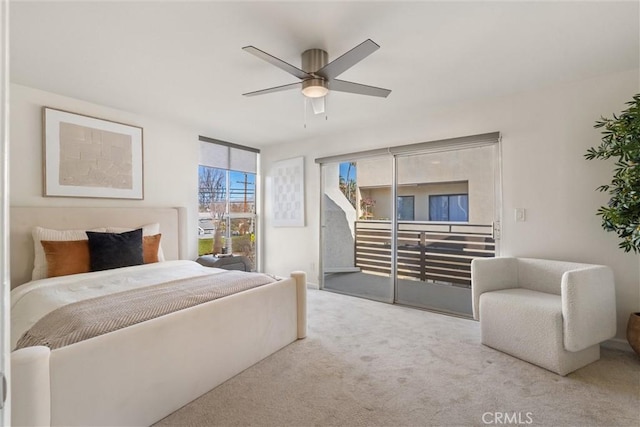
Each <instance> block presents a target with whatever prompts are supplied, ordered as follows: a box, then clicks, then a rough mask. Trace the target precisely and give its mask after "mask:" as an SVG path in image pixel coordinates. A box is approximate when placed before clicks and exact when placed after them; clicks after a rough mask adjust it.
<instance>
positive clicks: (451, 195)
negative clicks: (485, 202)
mask: <svg viewBox="0 0 640 427" xmlns="http://www.w3.org/2000/svg"><path fill="white" fill-rule="evenodd" d="M460 196H466V197H467V218H466V219H465V220H460V221H458V220H452V219H451V197H460ZM432 197H446V198H447V219H446V220H440V219H432V216H431V215H432V210H431V199H432ZM427 203H428V209H429V221H432V222H469V193H453V194H429V199H428V202H427Z"/></svg>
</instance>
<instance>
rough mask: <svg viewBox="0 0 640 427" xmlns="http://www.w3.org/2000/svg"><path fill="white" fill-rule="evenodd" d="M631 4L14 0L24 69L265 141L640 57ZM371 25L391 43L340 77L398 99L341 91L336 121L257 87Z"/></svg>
mask: <svg viewBox="0 0 640 427" xmlns="http://www.w3.org/2000/svg"><path fill="white" fill-rule="evenodd" d="M639 14H640V10H639V4H638V2H637V1H629V2H610V1H600V2H581V1H571V2H542V1H538V2H479V1H475V2H431V1H428V2H306V1H305V2H268V1H261V2H233V3H232V2H203V1H200V2H189V3H187V2H166V1H158V2H149V1H146V2H138V3H131V2H127V3H122V2H68V3H60V2H55V1H46V2H22V1H18V2H13V3H12V4H11V15H10V43H11V57H10V65H11V74H10V79H11V81H12V82H15V83H18V84H23V85H26V86H31V87H35V88H39V89H43V90H46V91H51V92H55V93H60V94H63V95H67V96H70V97H74V98H78V99H82V100H86V101H90V102H94V103H97V104H101V105H106V106H110V107H114V108H118V109H122V110H126V111H130V112H134V113H138V114H143V115H148V116H152V117H156V118H159V119H162V120H167V121H169V122H172V123H176V124H179V125H184V126H188V127H189V128H191V129H193V130H194V131H195V132H197V133H198V134H201V135H206V136H209V137H212V138H218V139H222V140H227V141H231V142H235V143H239V144H245V145H251V146H257V147H260V146H264V145H268V144H274V143H279V142H289V141H297V140H303V139H306V138H310V137H312V136H313V137H314V138H315V137H327V138H331V137H332V136H334V135H339V134H340V133H341V132H345V131H349V130H353V129H357V128H362V127H365V126H366V127H368V128H370V129H373V130H375V128H376V127H377V126H384V127H385V128H387V127H389V126H394V123H398V124H397V125H398V126H399V125H400V124H399V123H402V126H406V116H407V115H415V116H416V117H419V116H420V114H421V113H423V112H427V111H430V110H434V109H439V108H448V107H452V106H455V105H457V104H461V103H466V102H473V101H476V100H479V99H486V98H492V97H503V96H507V95H509V94H512V93H517V92H523V91H530V90H535V89H537V88H540V87H546V86H550V85H554V84H558V83H562V82H568V81H572V80H579V79H585V78H589V77H593V76H597V75H601V74H607V73H612V72H617V71H623V70H629V69H634V68H638V67H639V55H640V53H639V52H640V42H639V39H640V37H639V31H640V25H639V21H640V15H639ZM367 38H371V39H373V40H374V41H375V42H376V43H378V44H379V45H380V46H381V48H380V49H379V50H378V51H376V52H375V53H373V54H372V55H371V56H369V57H368V58H366V59H364V60H363V61H362V62H360V63H358V64H357V65H356V66H354V67H353V68H352V69H350V70H348V71H347V72H345V73H344V74H342V75H341V76H340V79H343V80H350V81H355V82H358V83H363V84H367V85H372V86H379V87H384V88H389V89H392V90H393V92H392V93H391V95H390V96H389V97H388V98H387V99H384V98H376V97H367V96H361V95H352V94H344V93H337V92H334V93H331V94H330V95H329V99H328V101H327V102H328V105H327V110H328V120H326V121H325V118H324V116H313V114H311V113H310V112H309V113H308V115H307V119H306V122H307V128H306V129H305V128H304V127H303V124H304V123H305V114H304V102H303V99H304V98H303V96H302V94H301V93H300V92H298V91H286V92H279V93H273V94H268V95H263V96H258V97H251V98H247V97H243V96H241V94H242V93H244V92H249V91H254V90H259V89H264V88H268V87H272V86H277V85H283V84H287V83H293V82H295V81H297V79H296V78H295V77H293V76H290V75H288V74H287V73H285V72H283V71H282V70H280V69H278V68H276V67H274V66H272V65H270V64H268V63H266V62H264V61H262V60H260V59H258V58H256V57H254V56H252V55H249V54H248V53H245V52H243V51H242V50H241V48H242V47H243V46H246V45H254V46H256V47H258V48H260V49H262V50H264V51H267V52H269V53H271V54H272V55H274V56H276V57H279V58H281V59H283V60H284V61H287V62H289V63H291V64H293V65H296V66H300V54H301V52H303V51H304V50H306V49H310V48H321V49H325V50H326V51H328V52H329V60H332V59H335V58H336V57H337V56H339V55H341V54H342V53H344V52H346V51H348V50H349V49H351V48H353V47H354V46H356V45H357V44H359V43H361V42H362V41H364V40H365V39H367Z"/></svg>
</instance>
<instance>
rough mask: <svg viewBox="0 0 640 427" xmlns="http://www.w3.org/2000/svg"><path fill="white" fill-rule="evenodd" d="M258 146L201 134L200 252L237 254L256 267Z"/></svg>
mask: <svg viewBox="0 0 640 427" xmlns="http://www.w3.org/2000/svg"><path fill="white" fill-rule="evenodd" d="M257 158H258V150H255V149H253V148H248V147H242V146H239V145H236V144H230V143H226V142H222V141H216V140H212V139H210V138H205V137H200V165H199V166H198V182H199V183H198V205H199V206H198V215H199V221H198V254H199V255H206V254H234V255H242V256H245V257H247V258H248V259H249V261H250V262H251V264H252V266H253V268H252V269H253V270H255V268H256V172H257Z"/></svg>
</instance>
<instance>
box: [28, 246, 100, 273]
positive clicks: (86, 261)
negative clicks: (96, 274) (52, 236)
mask: <svg viewBox="0 0 640 427" xmlns="http://www.w3.org/2000/svg"><path fill="white" fill-rule="evenodd" d="M40 243H41V244H42V248H43V249H44V254H45V257H46V258H47V277H58V276H66V275H69V274H79V273H88V272H89V271H91V263H90V257H89V241H88V240H61V241H52V240H41V241H40Z"/></svg>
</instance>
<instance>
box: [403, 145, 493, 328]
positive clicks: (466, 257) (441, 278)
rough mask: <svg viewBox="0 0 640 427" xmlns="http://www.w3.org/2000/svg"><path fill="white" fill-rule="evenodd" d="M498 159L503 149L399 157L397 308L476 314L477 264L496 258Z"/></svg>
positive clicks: (441, 152) (477, 148)
mask: <svg viewBox="0 0 640 427" xmlns="http://www.w3.org/2000/svg"><path fill="white" fill-rule="evenodd" d="M497 158H498V157H497V144H493V145H487V146H481V147H474V148H462V149H456V150H452V151H440V152H434V153H423V154H411V155H410V156H409V155H402V156H400V155H399V156H397V157H396V182H397V187H396V188H397V189H396V195H397V209H398V211H397V218H398V221H397V224H396V232H397V239H396V251H397V268H396V294H395V300H396V302H398V303H401V304H407V305H412V306H417V307H422V308H428V309H433V310H438V311H444V312H449V313H453V314H458V315H462V316H472V305H471V260H472V259H473V258H475V257H492V256H495V253H496V246H495V241H494V239H493V223H494V221H495V219H496V212H497V209H496V206H497V197H496V195H497V194H498V193H497V188H499V187H498V186H497V182H498V181H497ZM407 200H411V202H409V203H407ZM407 205H411V206H412V207H413V218H411V217H410V215H409V214H410V213H409V212H408V208H407V207H406V206H407ZM409 218H411V219H409Z"/></svg>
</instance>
